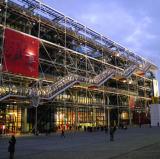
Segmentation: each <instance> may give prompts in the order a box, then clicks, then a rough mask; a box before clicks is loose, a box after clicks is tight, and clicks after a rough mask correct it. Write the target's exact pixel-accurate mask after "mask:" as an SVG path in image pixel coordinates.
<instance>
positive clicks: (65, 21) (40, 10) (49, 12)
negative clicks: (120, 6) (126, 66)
mask: <svg viewBox="0 0 160 159" xmlns="http://www.w3.org/2000/svg"><path fill="white" fill-rule="evenodd" d="M18 1H19V2H20V5H21V6H22V8H24V9H25V10H27V9H28V10H29V9H30V8H32V12H33V14H36V15H37V16H38V17H40V18H42V19H46V20H49V21H51V22H52V23H53V25H55V26H56V25H58V26H59V27H61V28H64V29H63V30H64V31H67V34H68V33H69V32H71V33H72V34H75V33H76V34H77V36H79V37H82V39H84V43H86V44H88V43H94V46H99V50H101V49H102V48H103V49H104V50H105V49H107V50H108V52H110V53H111V55H115V52H116V53H117V56H119V57H120V58H124V59H126V60H129V61H131V62H132V63H134V64H135V65H137V67H138V68H139V65H146V63H150V64H151V65H152V66H154V67H155V68H157V66H155V65H154V64H153V63H151V62H149V61H148V60H146V59H144V58H143V57H141V56H139V55H137V54H135V53H134V52H132V51H130V50H129V49H127V48H125V47H123V46H121V45H120V44H118V43H116V42H115V41H113V40H111V39H109V38H107V37H105V36H103V35H101V34H99V33H97V32H95V31H94V30H92V29H90V28H88V27H86V26H85V25H82V24H80V23H79V22H77V21H76V20H73V19H72V18H70V17H66V16H65V15H63V14H62V13H60V12H58V11H56V10H54V9H52V8H51V7H49V6H47V5H45V4H43V3H41V2H40V1H38V0H8V3H10V2H16V3H17V2H18ZM22 4H23V5H22ZM92 46H93V45H92ZM91 54H92V53H91ZM98 54H99V56H102V53H101V52H99V53H97V56H98ZM92 55H93V54H92ZM93 56H94V55H93Z"/></svg>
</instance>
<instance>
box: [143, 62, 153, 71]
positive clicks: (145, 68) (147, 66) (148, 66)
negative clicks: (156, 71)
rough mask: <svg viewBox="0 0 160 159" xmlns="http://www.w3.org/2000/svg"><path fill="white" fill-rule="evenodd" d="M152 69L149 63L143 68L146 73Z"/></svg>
mask: <svg viewBox="0 0 160 159" xmlns="http://www.w3.org/2000/svg"><path fill="white" fill-rule="evenodd" d="M150 67H151V64H150V63H148V62H147V63H146V64H145V65H144V67H143V68H142V71H143V72H144V73H146V72H147V71H148V70H149V69H150Z"/></svg>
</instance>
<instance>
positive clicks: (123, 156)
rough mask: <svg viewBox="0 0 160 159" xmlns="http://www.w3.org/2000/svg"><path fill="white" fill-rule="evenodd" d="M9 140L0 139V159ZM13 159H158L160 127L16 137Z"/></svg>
mask: <svg viewBox="0 0 160 159" xmlns="http://www.w3.org/2000/svg"><path fill="white" fill-rule="evenodd" d="M7 147H8V138H0V159H7V158H9V157H8V156H9V154H8V152H7ZM15 159H160V127H159V128H158V127H152V128H130V129H127V130H117V131H116V133H115V141H113V142H110V141H109V134H105V133H104V132H92V133H91V132H78V133H69V134H66V138H61V137H60V135H59V134H52V135H50V136H43V135H42V136H23V137H17V144H16V153H15Z"/></svg>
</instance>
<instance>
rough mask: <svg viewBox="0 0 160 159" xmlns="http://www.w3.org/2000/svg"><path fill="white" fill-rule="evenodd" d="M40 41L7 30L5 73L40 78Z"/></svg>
mask: <svg viewBox="0 0 160 159" xmlns="http://www.w3.org/2000/svg"><path fill="white" fill-rule="evenodd" d="M38 65H39V40H37V39H35V38H32V37H30V36H27V35H24V34H22V33H19V32H16V31H13V30H11V29H5V41H4V62H3V71H5V72H10V73H13V74H18V75H23V76H27V77H34V78H37V77H38V72H39V71H38Z"/></svg>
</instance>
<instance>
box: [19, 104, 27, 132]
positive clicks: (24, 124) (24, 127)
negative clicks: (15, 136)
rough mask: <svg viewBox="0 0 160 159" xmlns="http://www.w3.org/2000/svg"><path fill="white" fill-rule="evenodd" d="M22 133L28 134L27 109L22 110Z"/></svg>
mask: <svg viewBox="0 0 160 159" xmlns="http://www.w3.org/2000/svg"><path fill="white" fill-rule="evenodd" d="M21 115H22V117H21V119H22V122H21V124H22V132H27V131H28V128H27V108H26V107H25V108H22V114H21Z"/></svg>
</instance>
